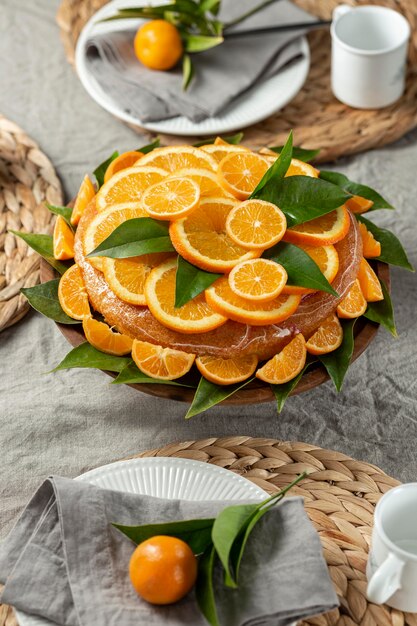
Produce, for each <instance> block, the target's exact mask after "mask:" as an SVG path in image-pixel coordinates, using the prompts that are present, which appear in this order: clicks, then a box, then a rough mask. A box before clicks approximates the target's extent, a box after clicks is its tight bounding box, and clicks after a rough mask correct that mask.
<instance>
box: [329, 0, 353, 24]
mask: <svg viewBox="0 0 417 626" xmlns="http://www.w3.org/2000/svg"><path fill="white" fill-rule="evenodd" d="M349 11H352V7H351V6H349V5H348V4H339V5H338V6H337V7H336V8H335V9H334V10H333V14H332V19H333V21H334V22H336V20H338V19H339V17H342V15H345V13H348V12H349Z"/></svg>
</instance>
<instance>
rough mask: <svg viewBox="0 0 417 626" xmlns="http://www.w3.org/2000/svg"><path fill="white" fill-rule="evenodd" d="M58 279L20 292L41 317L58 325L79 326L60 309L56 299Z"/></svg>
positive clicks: (76, 321) (77, 322)
mask: <svg viewBox="0 0 417 626" xmlns="http://www.w3.org/2000/svg"><path fill="white" fill-rule="evenodd" d="M58 285H59V278H56V279H54V280H50V281H48V282H47V283H41V284H40V285H35V286H34V287H26V288H23V289H21V290H20V291H21V292H22V293H23V295H24V296H25V297H26V298H27V299H28V301H29V304H30V305H31V306H32V307H33V308H34V309H36V311H38V312H39V313H42V315H45V316H46V317H49V318H50V319H51V320H54V321H55V322H59V323H60V324H79V323H80V322H79V321H78V320H73V319H72V318H71V317H69V316H68V315H67V314H66V313H65V312H64V310H63V309H62V307H61V305H60V303H59V299H58Z"/></svg>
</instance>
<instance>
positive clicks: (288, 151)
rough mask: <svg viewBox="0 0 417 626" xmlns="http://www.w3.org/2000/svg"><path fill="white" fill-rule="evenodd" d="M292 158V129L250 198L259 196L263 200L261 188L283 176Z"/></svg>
mask: <svg viewBox="0 0 417 626" xmlns="http://www.w3.org/2000/svg"><path fill="white" fill-rule="evenodd" d="M291 159H292V131H291V132H290V134H289V135H288V139H287V141H286V142H285V146H283V148H282V150H281V152H280V155H279V157H278V158H277V160H276V161H275V163H274V164H273V165H271V167H270V168H269V169H268V170H267V171H266V172H265V174H264V175H263V177H262V178H261V180H260V181H259V183H258V184H257V186H256V187H255V189H254V190H253V192H252V193H251V195H250V198H260V199H261V200H264V198H263V195H262V190H263V189H264V187H265V185H266V184H267V183H269V182H270V184H271V185H272V184H273V183H274V182H275V181H276V180H280V179H282V178H284V176H285V174H286V173H287V170H288V168H289V167H290V165H291Z"/></svg>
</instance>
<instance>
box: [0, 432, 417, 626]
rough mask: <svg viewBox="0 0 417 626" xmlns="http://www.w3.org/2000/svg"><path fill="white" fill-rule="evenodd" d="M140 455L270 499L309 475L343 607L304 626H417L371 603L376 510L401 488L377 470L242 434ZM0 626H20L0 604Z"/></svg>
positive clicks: (312, 506)
mask: <svg viewBox="0 0 417 626" xmlns="http://www.w3.org/2000/svg"><path fill="white" fill-rule="evenodd" d="M135 456H137V457H149V456H160V457H164V456H167V457H182V458H186V459H194V460H197V461H203V462H205V463H212V464H214V465H218V466H220V467H224V468H227V469H229V470H231V471H232V472H236V473H238V474H243V475H244V476H246V478H248V479H249V480H251V481H252V482H254V483H256V484H257V485H259V486H260V487H262V489H265V490H266V491H268V492H271V493H272V492H274V491H277V490H279V489H280V488H282V487H284V486H285V485H287V484H289V483H290V482H291V481H292V480H293V479H294V477H295V475H296V474H299V473H301V472H304V471H305V472H307V473H308V477H307V478H306V479H305V480H303V481H302V482H301V483H300V484H299V486H296V487H295V488H294V489H293V490H292V494H293V495H301V496H303V497H304V499H305V507H306V510H307V513H308V515H309V517H310V519H311V521H312V523H313V524H314V526H315V528H316V529H317V531H318V533H319V535H320V538H321V542H322V546H323V552H324V556H325V558H326V561H327V564H328V566H329V572H330V576H331V578H332V581H333V584H334V586H335V588H336V591H337V594H338V596H339V600H340V607H339V608H338V609H336V610H334V611H332V612H331V613H327V614H326V615H321V616H318V617H314V618H312V619H309V620H307V621H305V622H302V624H303V625H307V624H309V625H311V626H417V613H414V614H411V613H402V612H401V611H397V610H395V609H390V608H389V607H387V606H378V605H375V604H371V603H370V602H368V600H367V598H366V574H365V568H366V562H367V558H368V548H369V544H370V539H371V531H372V519H373V511H374V506H375V504H376V503H377V502H378V500H379V498H380V497H381V495H382V494H383V493H385V492H386V491H388V490H389V489H391V488H392V487H395V486H396V485H398V484H399V482H398V481H397V480H395V479H394V478H391V477H390V476H387V474H385V473H384V472H383V471H382V470H380V469H379V468H378V467H375V465H370V464H369V463H363V462H362V461H356V460H354V459H352V458H350V457H349V456H347V455H346V454H342V453H341V452H336V451H335V450H325V449H323V448H319V447H318V446H315V445H312V444H308V443H300V442H295V443H290V442H285V441H277V440H276V439H254V438H252V437H244V436H239V437H226V438H221V439H218V438H215V437H210V438H207V439H202V440H199V441H185V442H182V443H171V444H169V445H167V446H165V447H163V448H155V449H154V450H148V451H146V452H142V453H141V454H138V455H135ZM130 458H134V457H130ZM0 626H17V622H16V620H15V618H14V616H13V612H12V610H11V609H10V608H9V607H6V606H0Z"/></svg>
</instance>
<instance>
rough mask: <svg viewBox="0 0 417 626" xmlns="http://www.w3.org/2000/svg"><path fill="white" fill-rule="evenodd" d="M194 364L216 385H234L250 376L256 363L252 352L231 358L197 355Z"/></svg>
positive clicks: (256, 360)
mask: <svg viewBox="0 0 417 626" xmlns="http://www.w3.org/2000/svg"><path fill="white" fill-rule="evenodd" d="M195 364H196V365H197V368H198V370H199V372H200V373H201V374H202V375H203V376H204V378H206V379H207V380H209V381H210V382H211V383H215V384H216V385H234V384H236V383H240V382H242V381H244V380H246V379H247V378H249V376H252V374H253V373H254V371H255V370H256V366H257V365H258V358H257V357H256V356H255V355H254V354H250V355H247V356H240V357H236V358H231V359H220V358H219V357H215V356H199V357H197V359H196V362H195Z"/></svg>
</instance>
